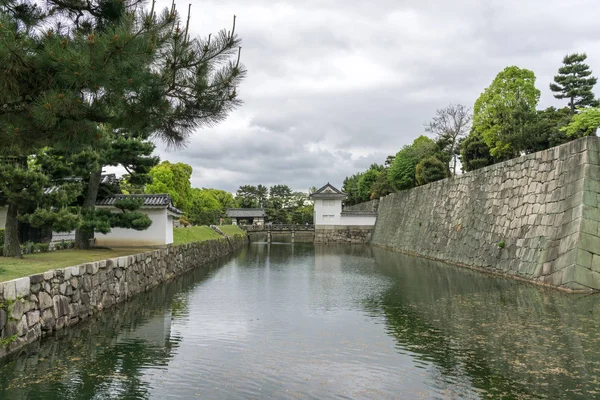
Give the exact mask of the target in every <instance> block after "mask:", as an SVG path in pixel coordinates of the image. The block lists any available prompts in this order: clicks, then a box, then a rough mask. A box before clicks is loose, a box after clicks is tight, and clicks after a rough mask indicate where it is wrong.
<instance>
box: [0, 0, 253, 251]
mask: <svg viewBox="0 0 600 400" xmlns="http://www.w3.org/2000/svg"><path fill="white" fill-rule="evenodd" d="M188 26H189V19H188V22H187V23H184V24H183V25H181V23H180V19H179V17H178V14H177V12H176V9H175V8H174V7H172V8H171V9H169V10H165V11H164V12H162V13H160V14H158V13H156V12H155V11H154V3H152V7H151V9H150V10H147V9H144V8H143V6H142V2H140V1H139V0H124V1H114V0H90V1H85V2H83V1H80V0H60V1H58V0H48V1H47V2H45V3H44V6H43V7H42V6H39V5H38V4H37V3H34V2H28V1H19V0H4V1H2V2H1V3H0V42H2V43H3V45H2V46H0V59H1V60H2V61H3V62H2V63H1V64H0V104H2V105H3V106H2V107H0V116H1V118H0V143H2V146H1V147H0V151H2V152H3V154H4V155H6V156H9V157H21V159H26V158H27V157H28V156H30V155H35V154H37V153H38V152H39V151H41V149H42V148H44V147H47V146H52V147H55V148H57V149H65V150H72V151H79V149H80V148H81V146H91V147H92V148H93V149H95V148H96V147H97V146H98V142H99V141H101V139H102V136H103V133H102V132H101V131H100V129H99V127H100V126H101V125H107V126H110V129H111V131H118V132H121V131H125V132H129V133H131V134H133V135H136V137H138V138H141V139H147V138H149V137H150V136H151V135H152V136H154V137H157V138H161V139H164V140H165V141H166V142H167V143H170V144H175V145H176V144H180V143H183V141H184V140H185V139H186V138H187V137H188V136H189V135H190V134H191V133H192V132H193V131H194V130H195V129H196V128H199V127H202V126H206V125H211V124H213V123H216V122H219V121H221V120H222V119H223V118H225V117H226V115H227V114H228V113H229V112H230V111H231V110H232V109H233V108H234V107H235V106H237V105H239V104H240V102H239V100H238V99H237V93H236V87H237V86H238V85H239V83H240V81H241V79H242V78H243V76H244V73H245V71H244V68H243V67H242V66H241V65H240V64H239V51H238V47H239V44H240V41H239V38H238V37H237V36H236V34H235V29H234V28H235V25H234V28H233V29H231V31H229V32H227V31H225V30H223V31H221V32H219V33H218V34H217V35H214V36H212V37H210V38H208V39H199V38H192V37H190V35H189V32H188ZM235 55H237V56H238V57H237V59H235V58H233V59H232V60H231V58H232V57H235ZM21 164H22V165H23V163H22V162H21ZM97 172H99V171H96V173H93V174H90V177H89V179H90V182H89V183H88V192H89V191H93V190H91V189H90V188H92V189H93V187H94V186H95V182H94V181H93V179H95V177H97V176H98V173H97ZM92 200H94V201H92ZM94 204H95V199H91V196H90V198H89V199H88V198H87V197H86V202H85V203H84V209H93V207H94ZM19 207H20V205H19V204H15V203H9V204H8V208H9V214H10V215H11V216H13V215H14V216H16V218H9V221H7V226H6V236H7V237H9V243H16V242H18V231H17V229H18V225H17V222H18V221H17V219H18V216H19V214H20V212H19ZM84 213H85V212H84ZM7 255H11V256H12V255H16V254H15V252H14V248H11V249H10V251H8V252H7Z"/></svg>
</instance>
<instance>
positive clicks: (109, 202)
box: [96, 193, 183, 215]
mask: <svg viewBox="0 0 600 400" xmlns="http://www.w3.org/2000/svg"><path fill="white" fill-rule="evenodd" d="M124 198H138V199H139V198H142V199H144V205H142V207H143V208H166V209H167V210H169V211H171V212H173V213H174V214H179V215H183V211H181V210H179V209H177V208H175V207H174V206H173V200H171V196H169V195H168V194H166V193H165V194H116V195H114V196H110V197H106V198H104V199H102V200H98V201H97V202H96V205H97V206H105V207H107V206H114V205H115V203H116V202H117V200H120V199H124Z"/></svg>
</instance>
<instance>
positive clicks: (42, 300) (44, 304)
mask: <svg viewBox="0 0 600 400" xmlns="http://www.w3.org/2000/svg"><path fill="white" fill-rule="evenodd" d="M38 299H39V308H40V310H42V311H43V310H46V309H48V308H50V307H52V305H53V302H52V297H50V295H49V294H48V293H46V292H40V294H39V296H38Z"/></svg>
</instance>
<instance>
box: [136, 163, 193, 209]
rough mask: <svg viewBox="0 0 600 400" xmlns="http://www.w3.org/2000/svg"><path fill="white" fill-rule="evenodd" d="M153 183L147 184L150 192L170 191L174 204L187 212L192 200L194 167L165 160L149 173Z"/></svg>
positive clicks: (147, 189) (147, 190)
mask: <svg viewBox="0 0 600 400" xmlns="http://www.w3.org/2000/svg"><path fill="white" fill-rule="evenodd" d="M149 175H150V177H151V178H152V183H149V184H147V185H146V190H145V192H146V193H148V194H159V193H168V194H169V196H171V198H172V199H173V204H174V205H175V207H177V208H179V209H180V210H182V211H184V212H187V211H188V209H189V207H190V204H191V201H192V184H191V182H190V179H191V177H192V167H191V166H190V165H188V164H184V163H176V164H172V163H170V162H168V161H163V162H161V163H160V164H158V165H157V166H156V167H154V168H152V169H151V170H150V173H149Z"/></svg>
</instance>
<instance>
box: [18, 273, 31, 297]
mask: <svg viewBox="0 0 600 400" xmlns="http://www.w3.org/2000/svg"><path fill="white" fill-rule="evenodd" d="M15 290H16V292H17V298H21V297H25V296H29V295H30V294H31V281H30V279H29V277H28V276H27V277H25V278H20V279H16V280H15Z"/></svg>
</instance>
